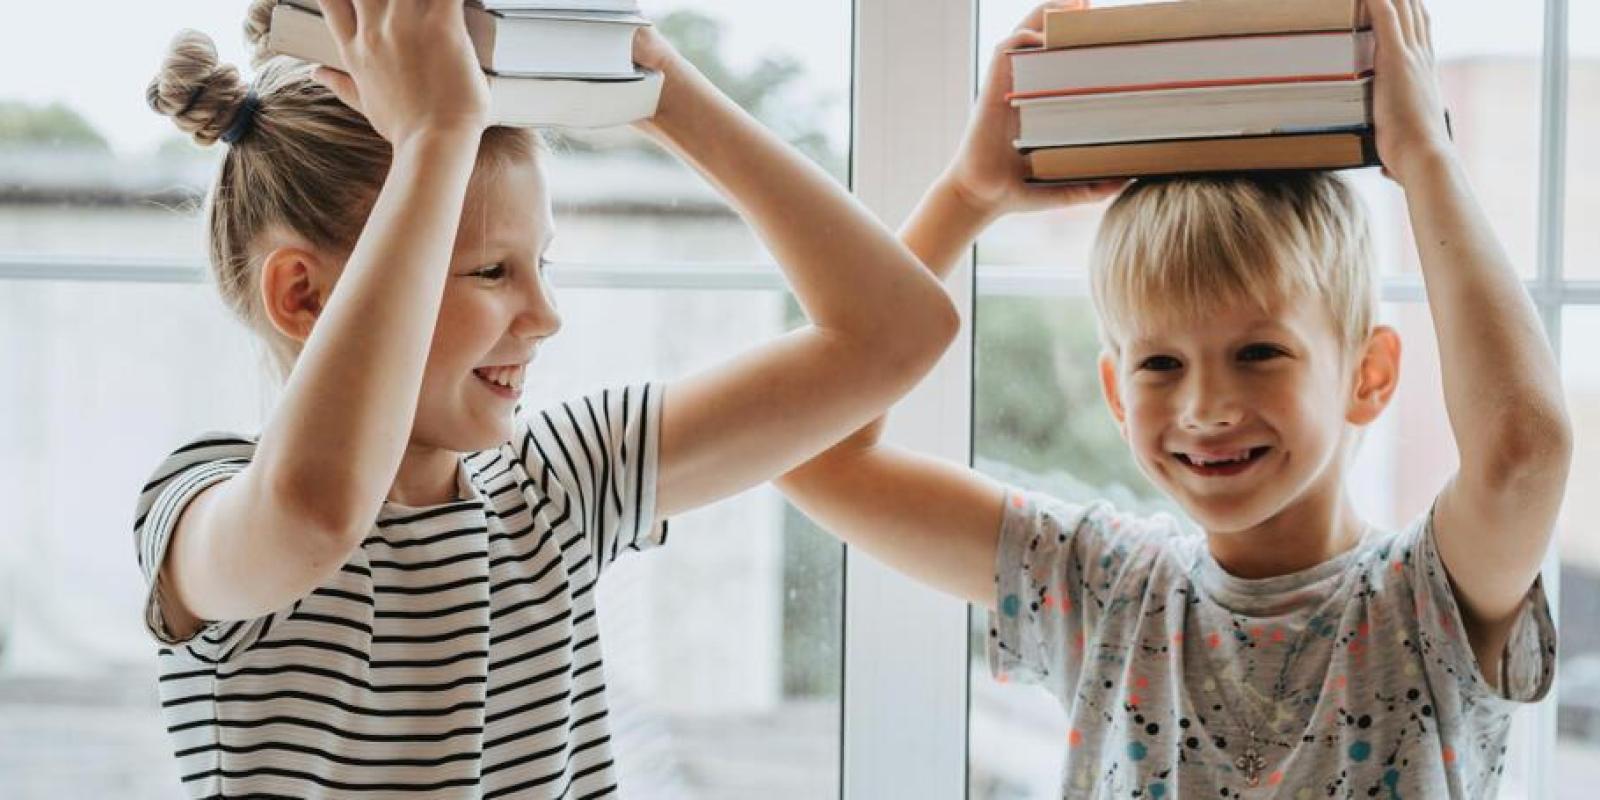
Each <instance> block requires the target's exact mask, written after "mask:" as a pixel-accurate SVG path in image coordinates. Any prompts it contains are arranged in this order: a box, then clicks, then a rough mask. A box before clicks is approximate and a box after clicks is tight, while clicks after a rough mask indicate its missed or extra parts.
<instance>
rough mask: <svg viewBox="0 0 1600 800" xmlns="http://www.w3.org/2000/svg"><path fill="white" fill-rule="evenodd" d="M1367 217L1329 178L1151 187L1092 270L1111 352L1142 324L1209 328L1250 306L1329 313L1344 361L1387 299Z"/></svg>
mask: <svg viewBox="0 0 1600 800" xmlns="http://www.w3.org/2000/svg"><path fill="white" fill-rule="evenodd" d="M1371 262H1372V246H1371V237H1370V235H1369V233H1368V230H1367V219H1366V213H1365V210H1364V208H1363V206H1362V203H1361V201H1360V199H1359V198H1357V197H1356V195H1355V193H1354V191H1352V190H1351V189H1350V187H1349V186H1348V185H1347V184H1345V182H1344V181H1343V180H1342V179H1340V178H1338V177H1336V176H1334V175H1333V174H1331V173H1325V172H1312V173H1286V174H1272V175H1266V174H1261V175H1226V176H1207V177H1194V178H1175V179H1159V180H1143V181H1140V182H1138V183H1136V184H1134V185H1133V186H1132V187H1130V188H1129V189H1128V190H1127V191H1125V192H1123V194H1122V195H1121V196H1120V197H1118V198H1117V200H1116V202H1114V203H1113V204H1112V205H1111V208H1110V209H1109V210H1107V212H1106V215H1105V218H1104V219H1103V220H1102V221H1101V223H1100V229H1099V232H1098V233H1097V235H1096V238H1095V246H1094V254H1093V257H1092V259H1091V265H1090V278H1091V284H1092V288H1093V297H1094V303H1095V309H1096V311H1097V312H1098V314H1099V317H1100V331H1101V338H1102V340H1103V343H1104V344H1105V346H1106V347H1107V349H1109V350H1110V351H1111V352H1112V353H1113V354H1120V352H1121V347H1122V345H1123V343H1125V342H1127V341H1128V339H1129V338H1130V336H1131V335H1132V334H1133V333H1134V332H1135V331H1137V330H1138V329H1139V328H1140V327H1141V322H1144V323H1148V322H1150V321H1152V320H1153V319H1154V320H1162V319H1171V318H1173V317H1177V318H1180V319H1206V318H1209V317H1213V316H1215V315H1217V314H1219V313H1223V312H1224V311H1226V310H1227V309H1230V308H1237V307H1238V305H1240V304H1246V305H1248V306H1250V307H1253V308H1255V309H1257V310H1261V311H1266V310H1269V309H1271V308H1272V307H1273V306H1274V305H1276V304H1278V303H1280V302H1284V301H1296V300H1299V299H1302V298H1304V299H1310V300H1312V301H1314V302H1322V303H1324V304H1325V306H1326V307H1327V310H1328V312H1329V317H1330V318H1331V319H1332V320H1333V321H1334V325H1335V326H1336V329H1337V330H1336V334H1337V335H1338V337H1339V339H1340V341H1341V343H1342V344H1343V345H1344V350H1345V352H1346V353H1353V352H1355V351H1356V350H1357V349H1358V348H1359V347H1360V346H1361V344H1362V343H1363V342H1365V341H1366V338H1367V336H1368V334H1369V333H1370V332H1371V327H1372V324H1373V315H1374V312H1375V306H1376V303H1377V299H1376V297H1375V296H1374V294H1373V282H1372V279H1371Z"/></svg>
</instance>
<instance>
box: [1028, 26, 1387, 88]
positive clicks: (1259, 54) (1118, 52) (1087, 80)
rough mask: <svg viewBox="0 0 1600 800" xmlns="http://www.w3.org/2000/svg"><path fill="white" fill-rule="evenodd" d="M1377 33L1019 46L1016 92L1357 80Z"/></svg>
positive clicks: (1368, 62) (1367, 69) (1366, 64)
mask: <svg viewBox="0 0 1600 800" xmlns="http://www.w3.org/2000/svg"><path fill="white" fill-rule="evenodd" d="M1372 57H1373V39H1372V31H1335V32H1326V33H1295V34H1282V35H1267V36H1228V37H1220V38H1214V39H1186V40H1178V41H1169V42H1147V43H1139V44H1116V45H1105V46H1095V47H1069V48H1064V49H1057V50H1043V49H1033V50H1019V51H1016V52H1013V53H1012V54H1011V65H1012V75H1013V80H1012V95H1013V97H1016V96H1024V97H1025V96H1045V95H1051V94H1063V95H1064V94H1086V93H1094V92H1114V91H1140V90H1146V89H1167V88H1176V87H1183V86H1203V85H1216V84H1229V83H1285V82H1291V81H1296V80H1308V79H1325V80H1333V79H1340V78H1342V79H1353V78H1356V77H1359V76H1361V75H1363V74H1366V73H1370V72H1371V71H1372Z"/></svg>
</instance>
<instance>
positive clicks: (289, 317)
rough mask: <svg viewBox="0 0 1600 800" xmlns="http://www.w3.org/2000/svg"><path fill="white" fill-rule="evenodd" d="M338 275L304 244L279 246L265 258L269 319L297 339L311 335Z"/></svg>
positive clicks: (263, 280) (264, 285)
mask: <svg viewBox="0 0 1600 800" xmlns="http://www.w3.org/2000/svg"><path fill="white" fill-rule="evenodd" d="M336 278H337V274H336V272H335V271H334V270H333V269H332V267H331V265H330V264H329V263H328V262H327V261H326V260H325V259H323V258H321V257H320V256H318V255H317V254H316V253H313V252H311V251H310V250H308V249H305V248H300V247H279V248H277V249H274V250H273V251H272V252H270V253H268V254H267V257H266V258H265V259H263V260H262V262H261V287H260V289H261V303H262V306H263V307H264V308H265V309H266V313H267V321H268V322H270V323H271V324H272V327H274V328H276V329H277V330H278V332H279V333H281V334H283V335H284V336H287V337H289V338H290V339H293V340H295V341H297V342H301V343H304V342H305V341H306V340H307V339H309V338H311V327H312V325H313V324H315V323H316V321H317V317H318V316H320V315H321V314H322V307H323V305H324V304H326V303H327V299H328V295H329V294H330V293H332V291H333V283H334V280H335V279H336Z"/></svg>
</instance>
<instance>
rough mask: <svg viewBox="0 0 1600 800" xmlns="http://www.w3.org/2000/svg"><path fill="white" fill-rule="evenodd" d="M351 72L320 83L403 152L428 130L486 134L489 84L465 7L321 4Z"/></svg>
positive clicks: (383, 1) (355, 0) (424, 2)
mask: <svg viewBox="0 0 1600 800" xmlns="http://www.w3.org/2000/svg"><path fill="white" fill-rule="evenodd" d="M317 5H318V6H320V7H321V8H322V16H323V18H324V19H326V20H327V22H328V27H329V28H330V29H331V30H332V31H333V36H334V41H335V43H336V45H337V46H338V48H339V55H340V57H341V58H342V59H343V60H344V64H345V66H346V68H347V69H348V72H340V71H339V70H335V69H330V68H328V67H319V68H318V69H317V72H316V79H317V81H318V82H319V83H322V84H323V85H324V86H327V87H328V88H329V89H330V90H332V91H333V93H334V94H335V95H337V96H338V98H339V99H340V100H341V101H343V102H344V103H345V104H346V105H348V106H350V107H351V108H354V109H356V110H358V111H360V112H362V113H363V114H365V115H366V117H367V121H369V122H371V123H372V127H373V129H375V130H376V131H377V132H378V134H379V135H380V136H382V137H383V138H384V139H386V140H388V141H389V143H390V144H391V145H394V146H395V147H397V148H398V147H399V146H400V145H401V144H402V143H404V142H406V141H408V140H410V139H411V138H412V137H413V136H415V135H417V134H419V133H422V132H425V131H440V130H444V131H451V132H457V133H461V132H465V133H469V134H471V133H481V132H482V131H483V129H484V128H486V127H488V119H489V84H488V81H487V80H486V79H485V78H484V75H483V70H482V68H481V67H479V65H478V59H477V55H476V52H475V50H474V48H473V45H472V40H471V38H470V37H468V35H467V26H466V18H465V16H464V14H463V11H462V6H461V4H460V3H458V2H438V1H437V0H317Z"/></svg>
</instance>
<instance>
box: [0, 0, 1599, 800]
mask: <svg viewBox="0 0 1600 800" xmlns="http://www.w3.org/2000/svg"><path fill="white" fill-rule="evenodd" d="M978 2H980V0H952V2H946V3H933V4H929V3H927V2H926V0H856V2H855V3H854V4H853V6H854V8H853V16H854V19H853V22H854V25H853V34H852V35H853V37H854V54H853V69H852V78H851V80H852V114H851V140H852V147H851V150H850V164H851V166H850V184H851V189H852V191H854V193H855V194H856V195H857V196H858V197H859V198H860V199H861V200H862V202H863V203H865V205H866V206H867V207H868V208H869V209H871V210H872V211H873V212H874V213H876V214H878V215H879V217H880V218H882V219H884V220H885V221H886V222H888V223H890V224H891V225H894V224H898V223H899V222H901V221H903V220H904V219H905V218H906V217H907V216H908V215H909V213H910V212H911V210H912V208H913V207H914V206H915V203H916V201H917V199H918V198H919V197H920V195H921V193H922V191H923V190H924V189H925V188H926V187H927V186H928V185H929V183H930V182H931V181H932V180H933V179H934V178H935V177H936V176H937V175H938V174H939V173H940V172H941V171H942V169H943V168H944V166H945V165H946V163H947V162H948V159H949V157H950V154H951V153H953V152H954V151H955V147H956V144H957V142H959V140H960V136H961V133H962V129H963V126H964V124H965V121H966V118H967V112H968V109H969V107H970V104H971V102H972V99H973V97H974V90H975V86H976V76H977V58H978V56H979V54H980V53H983V52H986V48H984V47H983V46H982V43H979V42H978V41H977V36H978V23H977V20H978V15H977V13H978ZM1568 16H1569V15H1568V0H1545V2H1544V33H1543V36H1544V40H1543V45H1542V52H1541V60H1542V67H1541V80H1542V87H1541V93H1542V94H1541V98H1542V100H1541V112H1540V119H1541V122H1540V125H1541V134H1540V135H1541V141H1540V190H1539V198H1540V199H1539V212H1538V213H1539V217H1538V225H1539V236H1538V269H1537V273H1536V277H1535V278H1533V279H1532V280H1530V281H1527V282H1526V284H1525V285H1526V287H1527V289H1528V291H1529V294H1530V295H1531V296H1532V298H1533V300H1534V302H1535V304H1536V305H1537V308H1538V311H1539V314H1540V318H1541V320H1542V321H1543V323H1544V326H1545V331H1546V334H1547V336H1549V338H1550V341H1551V345H1552V347H1554V348H1556V350H1557V356H1558V357H1560V356H1561V353H1560V348H1561V343H1562V339H1561V325H1562V317H1563V313H1564V311H1565V310H1566V309H1568V308H1574V307H1584V306H1600V281H1576V280H1568V279H1566V278H1565V276H1564V268H1563V258H1564V253H1565V250H1564V241H1563V234H1564V227H1563V226H1564V217H1565V203H1566V175H1565V170H1566V146H1567V142H1566V139H1567V84H1568V77H1569V74H1570V73H1569V56H1568V51H1569V44H1570V42H1569V38H1568V37H1569V35H1570V33H1569V31H1568V29H1567V28H1568V25H1567V21H1568ZM952 53H957V54H961V55H962V57H958V58H951V57H950V54H952ZM974 255H975V253H974V252H972V251H969V253H968V255H967V257H966V258H964V259H963V263H962V264H961V265H959V266H958V267H957V269H956V272H955V274H954V275H953V277H952V278H951V280H950V282H949V286H950V287H951V290H952V293H953V294H954V296H955V298H956V301H957V305H958V307H959V308H960V310H961V315H962V319H963V326H962V333H961V337H960V339H959V341H958V342H957V344H956V345H955V346H953V347H952V348H951V350H950V352H949V353H948V354H947V355H946V357H945V359H944V360H943V361H941V363H940V365H939V366H938V368H937V369H936V370H935V372H934V373H933V375H931V376H930V377H929V378H928V379H927V380H926V381H924V382H923V384H922V385H921V386H920V387H918V389H917V390H916V391H915V392H913V393H912V394H911V395H910V396H909V397H908V398H907V399H906V400H905V401H903V402H902V403H901V404H900V405H899V406H897V408H896V411H895V414H894V416H893V417H892V418H891V424H890V426H889V431H888V434H887V436H888V438H889V439H890V440H891V441H894V442H897V443H899V444H903V445H906V446H908V447H912V448H915V449H917V450H920V451H923V452H928V453H932V454H935V455H939V456H942V457H945V458H948V459H951V460H956V461H960V462H962V463H969V464H970V463H971V459H972V414H971V412H972V392H973V388H974V387H973V372H972V356H973V345H974V342H973V333H972V324H971V323H972V319H973V313H974V309H975V301H976V298H977V296H978V295H980V294H982V295H988V294H1017V293H1024V294H1030V295H1057V296H1061V295H1066V296H1086V295H1087V294H1088V285H1087V280H1086V279H1085V278H1083V277H1081V276H1071V275H1060V274H1058V271H1054V270H1042V271H1041V270H1036V269H1029V268H1026V267H997V268H986V269H985V270H983V271H982V273H981V274H980V273H979V272H978V270H976V269H975V267H974ZM554 276H555V282H556V283H557V284H558V285H560V286H563V287H570V288H585V289H729V290H738V289H775V290H781V289H782V288H783V286H784V284H783V282H782V279H781V277H780V276H779V275H778V274H777V273H776V271H775V270H773V269H772V268H771V267H770V266H768V265H763V264H756V263H741V264H735V265H716V266H715V267H714V268H708V267H707V266H705V265H696V264H692V263H690V264H648V265H644V264H594V263H584V264H557V265H556V270H555V272H554ZM204 280H205V277H204V272H203V268H202V267H201V266H199V265H197V264H178V265H174V264H170V263H166V262H148V261H136V260H116V259H74V258H60V257H50V256H39V257H29V256H17V255H7V254H0V285H4V284H7V283H11V282H18V281H52V282H82V281H89V282H103V281H110V282H121V283H200V282H203V281H204ZM1382 297H1383V299H1384V300H1386V301H1421V300H1423V299H1425V296H1424V292H1423V287H1422V284H1421V281H1420V279H1419V278H1418V277H1416V276H1404V277H1396V278H1386V279H1385V280H1384V281H1383V284H1382ZM952 420H955V421H958V424H954V425H952V424H950V423H951V421H952ZM844 569H845V589H844V594H845V597H844V602H845V612H844V620H845V621H844V625H845V631H844V643H845V645H844V665H843V666H844V675H843V682H844V696H843V703H842V712H841V714H842V720H841V730H840V736H841V737H842V743H841V744H842V746H841V749H840V752H841V758H842V762H843V763H842V764H841V765H840V770H839V774H840V782H841V786H840V796H841V797H842V798H844V800H866V799H867V798H877V797H891V796H895V797H919V798H928V799H929V800H955V798H965V797H966V796H967V789H968V781H967V771H968V744H967V743H968V698H969V687H968V656H969V653H968V624H969V622H970V620H969V613H976V612H969V609H968V608H967V607H966V606H965V605H964V604H962V603H960V602H959V601H957V600H954V599H952V598H948V597H944V596H942V595H939V594H937V593H936V592H934V591H932V590H930V589H927V588H924V587H921V586H918V585H916V584H914V583H912V582H911V581H909V580H908V579H905V578H903V577H901V576H899V575H897V574H895V573H893V572H892V571H890V570H888V569H887V568H886V567H884V566H882V565H881V564H878V563H877V562H874V561H872V560H871V559H869V558H866V557H864V556H862V555H860V554H857V553H855V552H852V551H847V553H846V558H845V566H844ZM1559 577H1560V573H1559V564H1558V558H1557V554H1556V550H1555V548H1551V552H1550V555H1549V557H1548V560H1547V562H1546V565H1545V572H1544V580H1545V587H1546V592H1547V594H1548V596H1549V600H1550V603H1551V606H1552V613H1554V614H1556V615H1557V617H1558V619H1557V626H1558V629H1559V623H1560V621H1559V609H1560V585H1559ZM905 609H916V611H915V612H914V613H907V612H906V611H905ZM1558 680H1559V675H1558ZM1555 698H1556V692H1554V691H1552V692H1551V694H1550V696H1549V697H1548V698H1547V699H1546V700H1545V701H1544V702H1542V703H1540V704H1539V705H1537V706H1536V707H1534V709H1533V711H1532V712H1531V713H1528V714H1525V717H1526V718H1527V719H1528V720H1529V723H1530V727H1529V728H1528V729H1527V736H1528V740H1527V741H1525V744H1526V745H1529V746H1527V747H1525V748H1524V749H1523V751H1522V752H1523V753H1524V754H1525V757H1526V758H1527V759H1528V760H1527V762H1526V763H1523V764H1522V765H1521V766H1522V768H1523V769H1522V774H1523V775H1524V776H1526V778H1527V781H1528V785H1527V788H1528V791H1529V793H1530V796H1533V797H1546V796H1551V795H1552V794H1553V792H1554V788H1555V775H1554V753H1555V750H1556V745H1557V741H1558V733H1557V728H1556V718H1557V704H1556V700H1555ZM1541 754H1543V755H1541Z"/></svg>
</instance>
